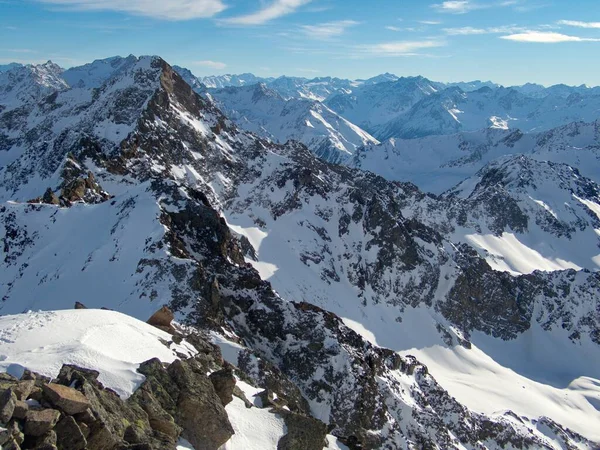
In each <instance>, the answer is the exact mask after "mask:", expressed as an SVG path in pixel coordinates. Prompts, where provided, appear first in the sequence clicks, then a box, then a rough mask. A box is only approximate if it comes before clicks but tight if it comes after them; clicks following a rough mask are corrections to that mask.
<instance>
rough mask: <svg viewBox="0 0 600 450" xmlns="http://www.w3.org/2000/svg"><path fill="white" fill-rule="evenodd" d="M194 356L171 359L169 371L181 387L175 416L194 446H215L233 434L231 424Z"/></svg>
mask: <svg viewBox="0 0 600 450" xmlns="http://www.w3.org/2000/svg"><path fill="white" fill-rule="evenodd" d="M193 364H194V360H190V361H181V360H176V361H174V362H173V363H172V364H171V365H170V366H169V369H168V373H169V375H171V378H172V379H173V381H174V382H175V384H177V386H178V387H179V389H180V393H179V397H178V399H177V411H176V419H177V423H178V424H179V425H181V426H182V427H183V437H185V438H186V439H187V440H188V441H189V442H190V444H192V446H193V447H194V448H195V449H196V450H217V449H218V448H219V447H220V446H221V445H223V444H224V443H225V442H227V441H228V440H229V438H231V436H233V433H234V431H233V427H232V426H231V423H230V422H229V418H228V417H227V412H226V411H225V408H224V407H223V403H222V402H221V399H220V398H219V396H218V395H217V393H216V392H215V389H214V387H213V384H212V383H211V382H210V380H209V379H208V377H207V376H206V375H205V374H204V373H203V372H202V370H201V368H200V367H198V371H195V370H194V365H193Z"/></svg>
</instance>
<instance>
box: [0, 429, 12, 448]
mask: <svg viewBox="0 0 600 450" xmlns="http://www.w3.org/2000/svg"><path fill="white" fill-rule="evenodd" d="M9 439H12V433H11V432H10V431H9V430H8V429H6V428H0V448H2V446H3V445H4V444H6V443H7V442H8V440H9Z"/></svg>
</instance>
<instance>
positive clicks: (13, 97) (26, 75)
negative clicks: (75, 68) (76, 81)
mask: <svg viewBox="0 0 600 450" xmlns="http://www.w3.org/2000/svg"><path fill="white" fill-rule="evenodd" d="M62 71H63V69H62V68H60V67H59V66H58V65H56V64H54V63H53V62H52V61H48V62H47V63H45V64H39V65H27V66H21V65H16V66H13V67H11V68H10V69H9V70H6V71H2V72H0V105H1V106H0V112H2V111H8V110H11V109H14V108H17V107H18V106H20V105H21V104H22V103H26V102H32V101H39V100H41V99H42V98H43V97H44V96H46V95H49V94H51V93H53V92H56V91H61V90H65V89H67V88H68V87H69V86H68V84H67V83H66V82H65V80H63V79H62V77H61V73H62Z"/></svg>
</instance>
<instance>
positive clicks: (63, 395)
mask: <svg viewBox="0 0 600 450" xmlns="http://www.w3.org/2000/svg"><path fill="white" fill-rule="evenodd" d="M42 389H43V391H44V395H45V396H46V397H47V398H48V400H49V401H50V403H51V404H52V405H54V406H56V407H57V408H58V409H60V410H62V411H64V412H65V413H67V414H69V415H73V414H78V413H82V412H84V411H85V410H87V409H88V408H89V407H90V401H89V400H88V399H87V398H86V397H85V395H83V394H82V393H81V392H79V391H77V390H75V389H73V388H70V387H67V386H63V385H61V384H55V383H51V384H46V385H44V387H43V388H42Z"/></svg>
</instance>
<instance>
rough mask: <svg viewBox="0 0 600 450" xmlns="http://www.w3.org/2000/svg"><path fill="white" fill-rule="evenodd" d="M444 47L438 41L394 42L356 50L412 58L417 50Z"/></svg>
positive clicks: (366, 46)
mask: <svg viewBox="0 0 600 450" xmlns="http://www.w3.org/2000/svg"><path fill="white" fill-rule="evenodd" d="M445 45H446V43H445V42H443V41H438V40H426V41H395V42H382V43H380V44H373V45H360V46H358V47H357V49H358V50H359V51H360V52H363V53H367V54H372V55H377V56H414V55H417V54H418V51H419V50H424V49H428V48H436V47H444V46H445Z"/></svg>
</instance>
